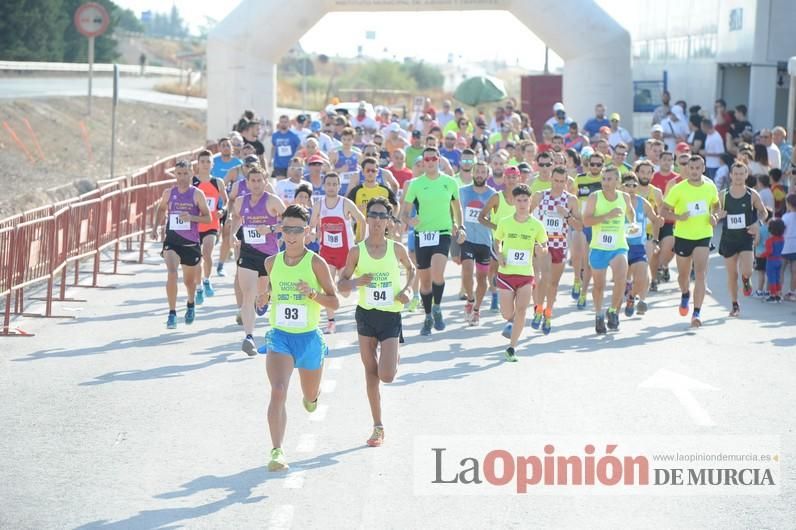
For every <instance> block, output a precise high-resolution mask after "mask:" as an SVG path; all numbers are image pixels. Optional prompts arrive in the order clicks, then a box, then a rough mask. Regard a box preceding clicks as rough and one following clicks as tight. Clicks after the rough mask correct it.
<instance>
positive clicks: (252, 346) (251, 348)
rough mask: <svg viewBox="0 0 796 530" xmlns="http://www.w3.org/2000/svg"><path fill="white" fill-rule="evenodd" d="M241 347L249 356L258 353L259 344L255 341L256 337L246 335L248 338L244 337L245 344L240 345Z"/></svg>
mask: <svg viewBox="0 0 796 530" xmlns="http://www.w3.org/2000/svg"><path fill="white" fill-rule="evenodd" d="M240 349H241V350H242V351H243V353H245V354H246V355H248V356H249V357H254V356H255V355H257V344H256V343H255V342H254V337H252V336H251V335H246V338H245V339H243V344H241V345H240Z"/></svg>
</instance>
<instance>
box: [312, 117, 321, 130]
mask: <svg viewBox="0 0 796 530" xmlns="http://www.w3.org/2000/svg"><path fill="white" fill-rule="evenodd" d="M310 130H311V131H312V132H318V131H320V130H321V122H319V121H318V120H312V122H311V123H310Z"/></svg>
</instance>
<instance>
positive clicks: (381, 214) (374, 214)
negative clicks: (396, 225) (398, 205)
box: [368, 212, 390, 219]
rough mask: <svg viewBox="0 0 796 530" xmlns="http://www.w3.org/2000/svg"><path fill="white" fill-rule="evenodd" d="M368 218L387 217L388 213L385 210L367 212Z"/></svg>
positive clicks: (388, 216)
mask: <svg viewBox="0 0 796 530" xmlns="http://www.w3.org/2000/svg"><path fill="white" fill-rule="evenodd" d="M368 218H369V219H389V218H390V214H388V213H387V212H368Z"/></svg>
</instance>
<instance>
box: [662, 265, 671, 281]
mask: <svg viewBox="0 0 796 530" xmlns="http://www.w3.org/2000/svg"><path fill="white" fill-rule="evenodd" d="M671 279H672V276H671V274H670V273H669V267H664V269H663V281H665V282H668V281H669V280H671Z"/></svg>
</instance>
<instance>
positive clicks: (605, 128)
mask: <svg viewBox="0 0 796 530" xmlns="http://www.w3.org/2000/svg"><path fill="white" fill-rule="evenodd" d="M603 133H605V134H611V128H610V127H608V126H607V125H603V126H602V127H600V134H603Z"/></svg>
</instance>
